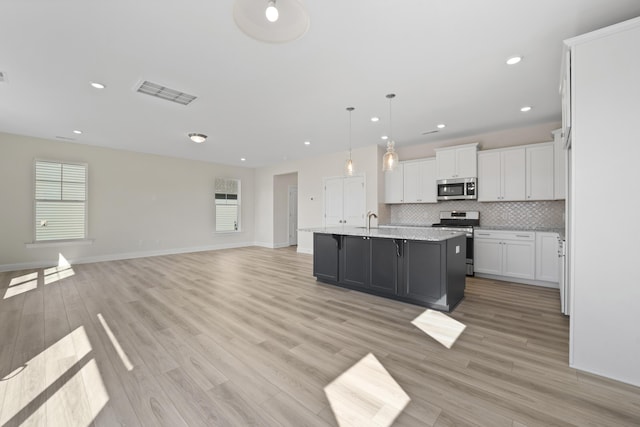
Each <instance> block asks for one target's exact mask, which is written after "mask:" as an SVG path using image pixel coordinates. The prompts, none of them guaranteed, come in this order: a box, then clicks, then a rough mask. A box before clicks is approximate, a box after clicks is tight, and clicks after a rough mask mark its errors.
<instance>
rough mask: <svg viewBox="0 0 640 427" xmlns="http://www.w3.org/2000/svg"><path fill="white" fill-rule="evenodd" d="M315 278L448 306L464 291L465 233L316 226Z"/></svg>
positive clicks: (427, 304) (447, 308)
mask: <svg viewBox="0 0 640 427" xmlns="http://www.w3.org/2000/svg"><path fill="white" fill-rule="evenodd" d="M301 231H308V232H313V275H314V276H315V277H316V279H317V280H318V281H321V282H324V283H328V284H331V285H337V286H341V287H345V288H349V289H355V290H358V291H363V292H367V293H371V294H375V295H379V296H384V297H388V298H393V299H397V300H400V301H405V302H409V303H413V304H418V305H421V306H424V307H429V308H433V309H436V310H441V311H451V310H453V308H454V307H455V306H456V305H457V304H458V303H459V302H460V301H461V300H462V298H463V297H464V287H465V277H466V276H465V274H466V263H465V259H466V236H465V234H464V233H461V232H452V231H444V230H439V229H434V228H423V229H415V228H411V229H410V228H391V227H380V228H372V229H370V230H367V229H366V228H364V227H346V226H338V227H319V228H307V229H303V230H301Z"/></svg>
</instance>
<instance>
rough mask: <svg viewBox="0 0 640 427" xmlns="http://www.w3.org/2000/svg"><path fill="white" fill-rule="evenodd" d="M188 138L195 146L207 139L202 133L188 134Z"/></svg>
mask: <svg viewBox="0 0 640 427" xmlns="http://www.w3.org/2000/svg"><path fill="white" fill-rule="evenodd" d="M189 138H191V140H192V141H193V142H195V143H196V144H202V143H203V142H204V140H205V139H207V135H204V134H202V133H190V134H189Z"/></svg>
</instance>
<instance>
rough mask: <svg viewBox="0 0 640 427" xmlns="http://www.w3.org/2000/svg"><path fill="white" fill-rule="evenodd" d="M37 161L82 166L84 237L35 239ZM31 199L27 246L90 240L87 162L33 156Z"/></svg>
mask: <svg viewBox="0 0 640 427" xmlns="http://www.w3.org/2000/svg"><path fill="white" fill-rule="evenodd" d="M38 162H43V163H55V164H60V165H74V166H82V167H84V170H85V181H84V237H82V238H74V239H52V240H36V235H37V232H36V228H37V227H38V225H37V224H36V218H37V207H36V205H37V202H38V199H36V187H37V184H36V181H37V179H36V178H37V176H36V167H37V166H36V165H37V163H38ZM31 194H32V200H33V217H32V218H33V222H32V227H33V228H32V230H33V240H32V241H33V243H32V244H28V245H27V246H28V247H38V246H40V245H48V244H59V243H66V242H69V243H76V242H88V243H90V242H91V239H89V238H88V235H89V164H88V163H83V162H72V161H65V160H52V159H43V158H35V159H34V160H33V188H32V192H31Z"/></svg>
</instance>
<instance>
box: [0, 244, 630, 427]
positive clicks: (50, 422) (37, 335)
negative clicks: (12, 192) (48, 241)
mask: <svg viewBox="0 0 640 427" xmlns="http://www.w3.org/2000/svg"><path fill="white" fill-rule="evenodd" d="M311 272H312V257H311V256H310V255H305V254H297V253H296V252H295V251H294V250H292V249H278V250H272V249H264V248H257V247H251V248H242V249H230V250H223V251H212V252H201V253H193V254H183V255H172V256H161V257H153V258H143V259H134V260H125V261H113V262H103V263H95V264H84V265H73V266H71V267H67V266H65V265H63V264H61V265H60V266H59V267H56V268H52V269H38V270H29V271H20V272H9V273H0V297H3V298H2V299H1V300H0V378H1V380H0V408H1V409H0V425H8V426H13V425H21V424H23V425H38V426H73V425H79V426H86V425H96V426H112V425H127V426H138V425H148V426H171V427H175V426H184V425H188V426H250V425H256V426H292V427H293V426H295V427H300V426H336V425H340V426H350V425H363V426H385V427H387V426H389V425H390V424H391V423H392V422H393V424H392V425H394V426H452V425H462V426H465V425H480V426H538V425H540V426H548V425H559V426H562V425H577V426H587V425H602V426H618V425H628V426H632V425H633V426H638V425H640V390H639V389H638V388H636V387H632V386H630V385H625V384H622V383H618V382H615V381H611V380H607V379H603V378H600V377H596V376H593V375H589V374H586V373H582V372H579V371H576V370H574V369H570V368H569V367H568V363H567V360H568V319H567V318H565V317H564V316H562V315H561V314H560V312H559V311H560V309H559V295H558V291H557V290H553V289H545V288H538V287H533V286H525V285H516V284H511V283H502V282H493V281H489V280H482V279H469V280H468V281H467V290H466V298H465V300H464V301H463V302H462V303H461V304H460V305H459V306H458V307H457V309H456V310H455V311H454V312H453V313H451V314H450V317H451V318H453V319H455V320H456V321H457V322H459V324H461V325H462V327H464V330H463V331H462V333H461V334H460V336H459V338H458V339H457V341H455V342H453V345H452V346H451V348H450V349H448V348H447V347H446V346H445V345H443V344H440V343H439V342H438V341H436V340H435V339H433V338H431V337H430V336H429V335H427V334H425V333H424V332H423V331H422V330H421V329H420V328H418V327H416V326H414V324H412V323H411V322H412V320H414V319H416V318H417V317H418V316H421V315H423V314H424V312H425V309H424V308H421V307H417V306H413V305H409V304H405V303H401V302H396V301H391V300H387V299H383V298H378V297H375V296H371V295H367V294H362V293H359V292H353V291H347V290H344V289H339V288H335V287H332V286H328V285H324V284H321V283H318V282H316V281H315V279H314V278H313V277H312V274H311ZM427 314H428V313H427ZM440 318H442V319H444V320H445V321H446V319H447V318H444V317H441V316H439V315H437V316H427V315H424V316H422V317H421V320H420V322H417V323H416V324H419V325H425V324H428V323H429V322H431V321H432V320H431V319H436V322H438V321H439V320H438V319H440ZM454 323H455V322H454ZM456 324H458V323H456ZM454 329H455V328H454ZM447 330H449V329H448V327H447V326H446V325H445V326H443V328H441V330H440V331H439V333H444V334H445V335H446V333H447ZM458 332H459V328H458ZM449 344H450V342H447V345H449ZM391 378H392V379H393V380H391ZM394 384H395V385H394ZM334 411H335V413H334ZM397 411H401V412H400V414H399V415H398V416H397V418H396V415H395V414H396V413H397ZM362 417H364V418H362Z"/></svg>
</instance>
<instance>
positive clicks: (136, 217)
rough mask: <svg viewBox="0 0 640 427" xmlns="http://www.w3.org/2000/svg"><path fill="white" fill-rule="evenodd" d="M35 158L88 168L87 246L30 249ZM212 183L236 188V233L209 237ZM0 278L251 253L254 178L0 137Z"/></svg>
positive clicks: (225, 169)
mask: <svg viewBox="0 0 640 427" xmlns="http://www.w3.org/2000/svg"><path fill="white" fill-rule="evenodd" d="M35 158H41V159H49V160H60V161H72V162H84V163H88V165H89V194H88V197H89V199H88V225H89V235H88V237H89V238H91V239H95V240H94V241H93V243H92V244H89V245H86V244H85V245H78V244H62V245H61V244H53V243H49V244H47V245H44V246H41V247H37V248H28V247H27V246H26V245H25V244H26V243H28V242H32V240H33V233H34V223H33V197H34V195H33V161H34V159H35ZM216 177H225V178H238V179H240V180H241V182H242V189H241V191H242V196H241V197H242V200H241V212H242V218H241V226H242V231H241V232H239V233H226V234H220V233H215V232H214V217H215V213H214V198H213V188H214V180H215V178H216ZM0 195H1V197H2V199H1V200H2V202H1V209H0V235H1V237H0V241H1V245H0V270H17V269H21V268H29V267H36V266H44V265H55V264H56V263H57V261H58V254H62V255H63V256H64V257H65V258H66V259H67V260H69V261H71V262H86V261H98V260H108V259H122V258H129V257H136V256H148V255H154V254H163V253H175V252H183V251H195V250H204V249H217V248H225V247H233V246H245V245H251V244H253V242H254V217H253V215H254V171H253V169H248V168H238V167H231V166H224V165H216V164H212V163H205V162H199V161H193V160H183V159H176V158H169V157H162V156H156V155H150V154H140V153H134V152H129V151H122V150H111V149H105V148H98V147H93V146H89V145H83V144H74V143H68V142H58V141H51V140H44V139H38V138H31V137H23V136H17V135H9V134H0Z"/></svg>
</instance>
